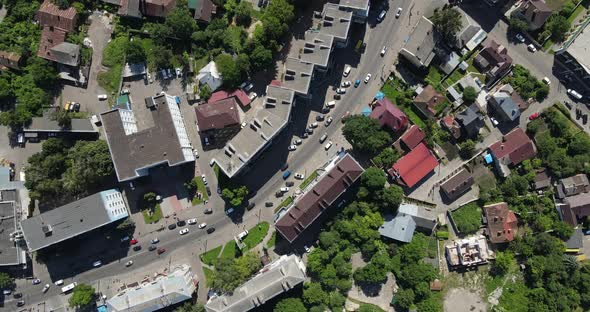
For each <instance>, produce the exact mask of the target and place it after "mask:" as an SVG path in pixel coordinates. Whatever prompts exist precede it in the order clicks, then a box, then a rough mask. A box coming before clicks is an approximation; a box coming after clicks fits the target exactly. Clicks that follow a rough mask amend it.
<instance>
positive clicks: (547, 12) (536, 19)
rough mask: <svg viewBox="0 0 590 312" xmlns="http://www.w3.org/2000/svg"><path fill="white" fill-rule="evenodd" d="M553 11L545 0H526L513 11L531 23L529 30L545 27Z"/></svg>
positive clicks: (515, 14) (514, 14)
mask: <svg viewBox="0 0 590 312" xmlns="http://www.w3.org/2000/svg"><path fill="white" fill-rule="evenodd" d="M552 13H553V11H552V10H551V8H550V7H549V6H548V5H547V3H545V1H544V0H525V1H522V2H521V3H520V5H519V6H518V8H517V9H516V10H514V12H513V13H512V14H513V16H516V17H518V18H521V19H524V20H525V21H526V22H527V23H528V24H529V30H532V31H535V30H537V29H540V28H541V27H543V25H544V24H545V22H546V21H547V20H548V19H549V16H551V14H552Z"/></svg>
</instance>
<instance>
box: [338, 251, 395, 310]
mask: <svg viewBox="0 0 590 312" xmlns="http://www.w3.org/2000/svg"><path fill="white" fill-rule="evenodd" d="M353 258H354V256H353ZM396 289H397V285H396V283H395V278H394V277H393V274H392V273H388V274H387V281H386V282H385V284H383V285H381V288H380V289H371V290H370V291H369V292H370V293H366V290H363V289H362V288H361V287H359V286H357V285H353V286H352V289H351V290H350V291H349V292H348V298H350V299H352V300H354V301H358V302H368V303H371V304H374V305H376V306H379V307H380V308H381V309H383V310H384V311H393V309H392V308H391V307H390V305H389V304H390V303H391V299H392V298H393V292H394V291H395V290H396Z"/></svg>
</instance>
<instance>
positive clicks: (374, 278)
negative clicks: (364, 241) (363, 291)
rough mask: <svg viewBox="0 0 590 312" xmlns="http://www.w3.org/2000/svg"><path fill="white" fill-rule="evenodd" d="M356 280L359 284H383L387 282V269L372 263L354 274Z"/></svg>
mask: <svg viewBox="0 0 590 312" xmlns="http://www.w3.org/2000/svg"><path fill="white" fill-rule="evenodd" d="M354 280H355V282H357V283H358V284H361V283H371V284H382V283H384V282H385V281H386V280H387V269H386V268H384V267H381V266H379V265H376V264H374V263H373V262H372V261H371V262H369V263H368V264H367V265H365V266H364V267H361V268H359V269H357V270H356V271H355V272H354Z"/></svg>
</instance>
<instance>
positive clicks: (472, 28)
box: [454, 24, 488, 51]
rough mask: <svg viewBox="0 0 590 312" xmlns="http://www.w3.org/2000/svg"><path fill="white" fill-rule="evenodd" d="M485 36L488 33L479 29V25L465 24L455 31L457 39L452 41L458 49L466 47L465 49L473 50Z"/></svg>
mask: <svg viewBox="0 0 590 312" xmlns="http://www.w3.org/2000/svg"><path fill="white" fill-rule="evenodd" d="M487 36H488V33H486V31H485V30H483V29H481V27H480V26H479V25H473V24H467V26H466V27H464V28H463V29H462V30H461V31H459V32H458V33H457V40H456V41H455V42H454V46H455V48H457V49H458V50H461V49H466V50H467V51H473V50H474V49H475V48H477V46H479V45H480V44H481V43H482V42H483V41H484V40H485V39H486V38H487Z"/></svg>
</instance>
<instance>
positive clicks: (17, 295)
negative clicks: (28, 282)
mask: <svg viewBox="0 0 590 312" xmlns="http://www.w3.org/2000/svg"><path fill="white" fill-rule="evenodd" d="M12 296H13V297H14V298H15V299H18V298H20V297H22V296H23V293H14V294H12Z"/></svg>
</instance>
